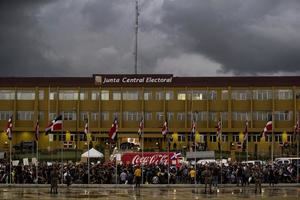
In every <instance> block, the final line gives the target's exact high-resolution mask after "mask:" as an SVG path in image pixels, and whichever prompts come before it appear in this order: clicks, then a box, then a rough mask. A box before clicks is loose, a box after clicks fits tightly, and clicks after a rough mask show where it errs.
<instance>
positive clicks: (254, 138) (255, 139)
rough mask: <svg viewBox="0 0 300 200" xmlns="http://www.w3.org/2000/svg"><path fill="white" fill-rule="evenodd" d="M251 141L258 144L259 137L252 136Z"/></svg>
mask: <svg viewBox="0 0 300 200" xmlns="http://www.w3.org/2000/svg"><path fill="white" fill-rule="evenodd" d="M252 139H253V142H260V135H253V136H252Z"/></svg>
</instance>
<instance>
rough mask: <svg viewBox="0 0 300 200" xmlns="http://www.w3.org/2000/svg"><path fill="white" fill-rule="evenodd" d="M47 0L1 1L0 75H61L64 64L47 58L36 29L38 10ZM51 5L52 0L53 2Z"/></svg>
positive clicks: (49, 51)
mask: <svg viewBox="0 0 300 200" xmlns="http://www.w3.org/2000/svg"><path fill="white" fill-rule="evenodd" d="M50 2H51V1H50V0H49V1H48V0H43V1H41V0H2V1H1V2H0V24H1V26H0V44H1V47H0V68H1V69H0V72H1V74H0V76H30V75H35V74H38V75H40V76H43V75H44V76H47V75H48V74H47V73H45V72H47V68H51V70H52V75H54V74H60V73H61V72H64V69H63V68H62V64H64V65H66V63H64V62H63V61H54V60H53V59H49V57H51V55H52V54H53V52H52V50H51V49H50V48H49V47H48V46H47V44H46V43H45V42H44V41H46V39H45V38H44V36H43V32H42V31H41V30H40V29H39V27H38V26H37V24H38V23H39V21H38V20H39V16H38V9H39V8H40V6H43V5H45V4H48V3H50ZM52 2H54V1H52Z"/></svg>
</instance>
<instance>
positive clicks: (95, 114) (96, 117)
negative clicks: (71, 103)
mask: <svg viewBox="0 0 300 200" xmlns="http://www.w3.org/2000/svg"><path fill="white" fill-rule="evenodd" d="M98 116H99V113H97V112H92V113H91V120H92V121H97V120H98Z"/></svg>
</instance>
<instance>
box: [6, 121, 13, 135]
mask: <svg viewBox="0 0 300 200" xmlns="http://www.w3.org/2000/svg"><path fill="white" fill-rule="evenodd" d="M12 127H13V124H12V116H11V117H10V118H9V119H8V122H7V126H6V135H7V137H8V139H9V140H11V139H12Z"/></svg>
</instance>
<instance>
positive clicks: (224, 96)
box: [221, 90, 229, 100]
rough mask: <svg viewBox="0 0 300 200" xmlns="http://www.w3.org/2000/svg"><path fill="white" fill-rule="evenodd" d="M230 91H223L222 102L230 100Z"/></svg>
mask: <svg viewBox="0 0 300 200" xmlns="http://www.w3.org/2000/svg"><path fill="white" fill-rule="evenodd" d="M228 96H229V95H228V90H222V96H221V99H222V100H228Z"/></svg>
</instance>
